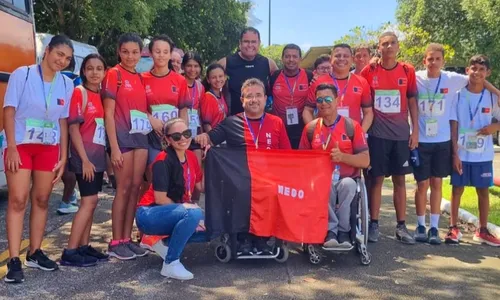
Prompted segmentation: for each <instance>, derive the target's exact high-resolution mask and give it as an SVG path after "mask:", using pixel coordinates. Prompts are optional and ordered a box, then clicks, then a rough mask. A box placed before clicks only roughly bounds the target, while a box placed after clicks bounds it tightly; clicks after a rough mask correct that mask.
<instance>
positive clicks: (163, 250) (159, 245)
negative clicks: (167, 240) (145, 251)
mask: <svg viewBox="0 0 500 300" xmlns="http://www.w3.org/2000/svg"><path fill="white" fill-rule="evenodd" d="M151 250H152V251H154V252H156V254H158V255H159V256H160V257H161V258H162V259H163V260H165V257H167V252H168V247H167V246H165V244H164V243H163V240H159V241H158V242H156V243H155V244H154V245H153V247H151Z"/></svg>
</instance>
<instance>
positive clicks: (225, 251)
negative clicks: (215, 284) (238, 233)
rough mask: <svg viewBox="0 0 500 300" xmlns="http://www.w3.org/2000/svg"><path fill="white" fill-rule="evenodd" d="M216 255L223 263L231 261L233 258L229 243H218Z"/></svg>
mask: <svg viewBox="0 0 500 300" xmlns="http://www.w3.org/2000/svg"><path fill="white" fill-rule="evenodd" d="M215 257H217V259H218V260H219V261H220V262H222V263H227V262H229V261H230V260H231V247H229V245H228V244H218V245H217V246H215Z"/></svg>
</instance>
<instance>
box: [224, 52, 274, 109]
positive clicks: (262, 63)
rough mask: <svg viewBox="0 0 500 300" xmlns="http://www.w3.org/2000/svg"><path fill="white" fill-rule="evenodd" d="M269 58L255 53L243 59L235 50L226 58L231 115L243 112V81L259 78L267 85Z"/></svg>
mask: <svg viewBox="0 0 500 300" xmlns="http://www.w3.org/2000/svg"><path fill="white" fill-rule="evenodd" d="M270 72H271V71H270V69H269V60H268V59H267V57H265V56H262V55H260V54H257V56H256V57H255V58H254V59H253V60H251V61H248V60H244V59H243V58H241V56H240V55H239V54H238V52H236V53H235V54H232V55H229V56H228V57H227V58H226V73H227V75H228V76H229V93H230V95H231V103H230V105H231V112H230V114H231V115H235V114H238V113H240V112H243V107H242V105H241V99H240V98H241V86H242V85H243V82H244V81H245V80H247V79H250V78H258V79H260V80H261V81H262V82H263V83H264V85H265V86H266V90H267V89H268V86H269V73H270Z"/></svg>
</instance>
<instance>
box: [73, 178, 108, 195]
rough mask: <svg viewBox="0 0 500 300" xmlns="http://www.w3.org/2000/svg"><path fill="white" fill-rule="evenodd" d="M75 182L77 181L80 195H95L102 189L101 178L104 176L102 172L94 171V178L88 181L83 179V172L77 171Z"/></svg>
mask: <svg viewBox="0 0 500 300" xmlns="http://www.w3.org/2000/svg"><path fill="white" fill-rule="evenodd" d="M75 176H76V182H78V189H79V190H80V196H82V197H88V196H94V195H97V194H98V193H99V192H100V191H102V180H103V177H104V172H94V180H93V181H91V182H88V181H87V180H85V179H83V174H81V173H77V174H75Z"/></svg>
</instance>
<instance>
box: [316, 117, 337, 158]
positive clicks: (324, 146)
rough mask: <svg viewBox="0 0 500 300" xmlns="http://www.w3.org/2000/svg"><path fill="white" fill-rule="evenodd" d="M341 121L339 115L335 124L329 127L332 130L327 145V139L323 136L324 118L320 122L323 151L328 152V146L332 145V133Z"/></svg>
mask: <svg viewBox="0 0 500 300" xmlns="http://www.w3.org/2000/svg"><path fill="white" fill-rule="evenodd" d="M339 121H340V115H337V119H335V122H333V124H332V125H330V126H328V128H329V129H330V133H328V137H327V138H326V143H325V137H324V135H323V118H321V119H320V120H319V131H320V132H321V146H322V147H323V150H326V148H327V147H328V144H329V143H330V139H331V138H332V132H333V130H334V129H335V127H336V126H337V123H338V122H339Z"/></svg>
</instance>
